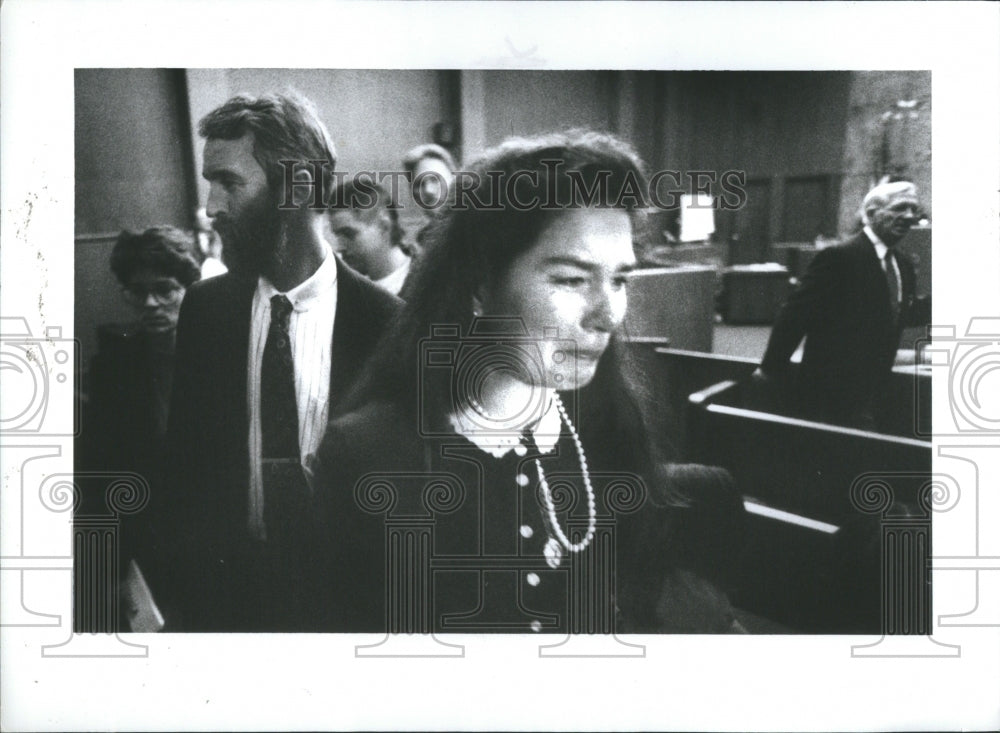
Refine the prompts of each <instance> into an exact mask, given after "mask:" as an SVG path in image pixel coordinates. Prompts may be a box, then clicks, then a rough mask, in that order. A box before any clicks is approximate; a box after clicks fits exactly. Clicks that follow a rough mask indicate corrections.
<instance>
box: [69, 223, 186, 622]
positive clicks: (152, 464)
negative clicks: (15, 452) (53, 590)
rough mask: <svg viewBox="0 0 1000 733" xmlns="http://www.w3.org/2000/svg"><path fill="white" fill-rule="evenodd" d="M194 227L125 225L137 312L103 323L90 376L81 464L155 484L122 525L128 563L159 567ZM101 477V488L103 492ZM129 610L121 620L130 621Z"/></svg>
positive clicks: (125, 262)
mask: <svg viewBox="0 0 1000 733" xmlns="http://www.w3.org/2000/svg"><path fill="white" fill-rule="evenodd" d="M195 246H196V244H195V240H194V237H193V235H192V234H190V233H188V232H186V231H183V230H181V229H176V228H174V227H169V226H160V227H152V228H150V229H147V230H146V231H144V232H142V233H141V234H137V233H134V232H131V231H123V232H122V233H121V234H120V235H119V237H118V241H117V242H116V243H115V246H114V249H113V250H112V251H111V271H112V272H113V273H114V275H115V277H116V279H117V280H118V282H119V284H120V286H121V293H122V297H123V299H124V300H125V302H126V303H127V304H128V305H129V307H130V309H131V310H132V312H133V313H134V315H135V319H134V320H133V321H131V322H128V323H126V324H124V325H121V324H104V325H102V326H100V327H99V328H98V352H97V354H96V355H95V356H94V358H93V360H92V361H91V364H90V371H89V373H88V375H87V391H86V395H87V396H86V400H85V401H84V410H83V431H82V433H81V437H80V441H79V443H78V448H77V460H76V464H77V468H78V469H81V470H85V471H92V472H98V473H107V474H116V473H135V474H138V475H139V476H141V477H142V478H143V479H145V481H146V482H147V483H148V484H149V488H150V492H151V495H150V503H149V504H148V505H147V506H146V507H145V508H144V509H143V510H141V511H140V512H139V513H138V514H136V515H135V516H134V517H132V518H129V520H128V521H127V522H126V523H125V524H123V525H122V527H123V531H122V533H121V534H120V538H121V539H120V548H121V549H120V553H119V556H120V558H121V562H120V565H121V566H122V567H123V569H125V568H126V567H127V565H128V560H129V559H130V558H134V557H136V556H140V555H142V556H143V557H142V559H141V561H140V565H141V566H142V568H143V571H144V573H145V574H146V575H149V574H151V573H152V574H155V553H154V550H153V548H154V547H155V544H156V541H155V537H154V532H155V520H156V517H155V514H156V509H155V507H156V506H157V504H158V500H159V499H160V498H161V497H160V496H159V495H158V492H159V491H160V483H159V482H160V475H161V470H162V466H161V463H162V460H163V455H162V454H163V449H164V439H165V435H166V427H167V413H168V407H169V404H170V390H171V384H172V381H173V366H174V336H175V329H176V327H177V318H178V315H179V313H180V307H181V301H183V299H184V293H185V291H186V290H187V288H188V287H189V286H190V285H191V284H192V283H194V282H196V281H197V280H199V279H200V277H201V273H200V268H199V266H198V263H197V261H196V259H195V257H194V249H195ZM99 483H100V482H95V486H94V491H95V492H97V493H100V494H103V490H102V487H101V486H99V485H97V484H99ZM83 499H84V501H83V503H82V504H81V505H80V508H79V509H78V514H81V513H84V514H85V513H88V512H90V511H93V512H97V513H102V512H103V511H106V509H104V507H103V504H104V499H103V495H100V496H95V495H87V493H86V492H85V493H84V497H83ZM125 622H126V614H123V615H122V617H121V618H120V619H119V623H121V624H122V627H123V628H127V626H125Z"/></svg>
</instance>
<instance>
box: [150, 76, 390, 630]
mask: <svg viewBox="0 0 1000 733" xmlns="http://www.w3.org/2000/svg"><path fill="white" fill-rule="evenodd" d="M199 132H200V133H201V135H202V136H203V137H205V138H206V144H205V151H204V161H203V169H202V175H203V176H204V178H205V179H206V180H207V181H208V182H209V186H210V188H209V196H208V205H207V212H208V215H209V216H210V217H212V219H213V226H214V228H215V229H216V230H217V231H218V232H219V233H220V235H221V237H222V241H223V246H224V254H225V256H226V259H227V264H228V265H229V267H230V271H229V273H227V274H225V275H221V276H219V277H214V278H210V279H208V280H205V281H202V282H201V283H199V287H197V288H191V289H190V290H189V291H188V293H187V297H186V299H185V301H184V304H183V307H182V309H181V313H180V322H179V325H178V328H177V352H176V374H175V377H174V390H173V396H172V404H171V412H170V424H169V428H168V441H167V442H168V449H167V450H168V481H167V489H168V490H167V491H166V492H163V493H162V494H161V495H160V496H159V497H157V498H156V500H157V501H160V502H163V503H164V504H166V509H165V511H166V515H167V516H168V517H169V520H168V524H169V529H168V531H167V533H166V535H167V536H169V537H170V541H169V542H168V543H167V546H166V547H164V548H163V551H164V552H165V553H167V554H169V555H170V556H171V557H172V559H173V564H174V567H175V572H174V577H173V578H172V581H171V582H170V583H169V584H168V587H166V588H165V589H163V593H164V595H165V596H166V603H165V605H166V606H167V609H168V610H174V611H176V613H175V614H174V616H173V618H170V617H169V616H168V619H167V621H168V628H172V629H173V630H179V631H187V630H190V631H308V630H311V629H313V628H314V627H315V625H316V624H317V618H316V613H317V612H318V611H322V609H323V608H324V605H325V604H328V603H331V602H335V601H336V599H329V598H326V597H325V589H326V588H327V587H329V585H330V583H329V575H328V573H329V572H332V569H331V568H328V567H327V566H326V565H327V563H326V562H325V560H324V558H322V557H319V556H317V553H316V540H317V538H318V537H319V536H320V535H321V534H323V533H325V532H329V531H335V530H334V528H329V527H321V526H319V525H318V523H317V522H316V521H315V518H314V516H313V515H312V513H311V512H310V511H309V508H308V507H309V506H310V494H311V490H312V489H311V475H310V471H309V465H310V459H311V456H312V455H313V454H314V453H315V451H316V449H317V447H318V446H319V441H320V439H321V438H322V437H323V433H324V431H325V429H326V423H327V420H328V418H329V416H330V414H331V412H332V410H333V408H334V407H335V406H336V403H337V401H338V399H339V398H340V397H341V396H342V395H343V394H344V393H345V390H346V388H347V387H348V386H349V384H350V383H351V382H352V381H353V380H354V378H355V377H356V376H357V374H358V373H359V370H360V367H361V364H362V363H363V362H364V361H365V359H366V358H367V357H368V356H369V354H370V353H371V351H372V350H373V348H374V345H375V343H376V342H377V341H378V339H379V336H380V335H381V334H382V332H383V331H384V330H385V328H386V326H387V324H388V322H389V321H390V319H391V318H392V316H393V314H394V312H395V311H396V309H397V307H398V305H399V303H400V301H399V300H398V299H396V298H395V297H393V296H392V295H390V294H389V293H387V292H385V291H384V290H382V289H380V288H377V287H376V286H375V285H373V284H372V283H370V282H369V281H368V280H366V279H365V278H363V277H361V276H360V275H358V274H357V273H355V272H353V271H352V270H351V269H350V268H348V267H347V266H345V265H344V264H343V263H342V262H340V261H339V260H338V259H337V257H336V255H335V254H334V253H333V251H332V248H331V246H330V244H329V243H328V242H327V241H326V239H325V237H324V231H325V223H324V216H325V212H324V211H323V210H322V209H314V208H309V207H308V206H307V205H305V203H306V202H307V201H309V200H310V199H311V195H312V192H313V189H312V188H311V185H310V184H316V183H320V181H315V180H313V176H314V175H316V171H317V170H318V169H317V168H315V167H313V166H312V165H311V164H310V161H318V160H322V161H329V166H326V167H324V168H323V169H321V171H320V172H321V174H322V175H323V176H328V175H329V176H330V177H332V173H331V172H330V171H331V170H332V167H333V162H334V157H335V156H334V152H333V145H332V143H331V141H330V138H329V135H328V133H327V131H326V129H325V128H324V126H323V124H322V123H321V122H320V121H319V119H318V118H317V116H316V114H315V111H314V110H313V108H312V106H311V104H309V103H308V101H306V100H304V99H301V98H297V97H287V96H279V95H266V96H263V97H260V98H252V97H242V96H241V97H234V98H233V99H230V100H229V101H228V102H226V103H225V104H224V105H222V106H221V107H219V108H218V109H216V110H214V111H213V112H210V113H209V114H208V115H207V116H206V117H205V118H204V119H203V120H202V121H201V123H200V125H199ZM289 160H291V161H296V163H295V167H294V175H295V177H294V180H295V182H296V183H295V187H294V189H295V190H294V191H293V194H294V195H299V194H301V197H302V199H303V200H302V201H298V200H297V199H296V200H293V201H292V202H291V203H292V204H293V205H291V206H288V202H282V197H283V196H284V195H285V193H286V191H285V186H284V185H283V184H284V169H283V166H282V165H281V161H286V162H287V161H289ZM322 183H323V185H324V188H325V189H326V191H329V190H331V187H330V185H329V184H330V183H331V182H330V181H329V180H324V181H322ZM282 203H284V205H281V204H282ZM153 590H154V595H156V594H157V589H156V588H154V589H153Z"/></svg>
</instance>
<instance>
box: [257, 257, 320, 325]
mask: <svg viewBox="0 0 1000 733" xmlns="http://www.w3.org/2000/svg"><path fill="white" fill-rule="evenodd" d="M336 284H337V258H336V257H334V256H333V255H332V253H331V252H330V250H329V248H327V250H326V257H325V259H324V260H323V263H322V264H321V265H320V266H319V267H318V268H316V272H314V273H313V274H312V275H310V276H309V277H308V278H306V279H305V280H303V281H302V282H300V283H299V284H298V285H296V286H295V287H294V288H292V289H291V290H289V291H288V292H286V293H282V292H281V291H280V290H278V289H277V288H276V287H274V285H273V284H272V283H271V281H270V280H268V279H267V278H266V277H264V276H263V275H261V276H260V278H259V279H258V280H257V292H258V293H260V295H261V297H262V298H264V300H266V301H268V302H270V301H271V298H273V297H274V296H275V295H284V296H285V297H286V298H288V300H289V301H290V302H291V304H292V309H293V310H296V311H306V310H309V309H310V308H311V307H312V306H313V305H315V304H316V302H317V301H318V300H319V299H320V298H321V296H323V295H325V294H326V293H328V292H329V291H330V290H332V289H333V287H334V286H335V285H336Z"/></svg>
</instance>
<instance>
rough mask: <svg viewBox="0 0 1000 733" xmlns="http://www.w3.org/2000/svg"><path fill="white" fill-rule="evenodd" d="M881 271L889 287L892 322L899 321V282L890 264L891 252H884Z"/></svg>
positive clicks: (894, 269) (889, 250) (888, 250)
mask: <svg viewBox="0 0 1000 733" xmlns="http://www.w3.org/2000/svg"><path fill="white" fill-rule="evenodd" d="M882 269H883V270H885V282H886V284H887V285H888V286H889V307H890V308H891V309H892V322H893V324H895V323H896V322H897V321H898V320H899V282H898V281H897V280H896V268H895V267H894V266H893V262H892V250H891V249H887V250H886V251H885V257H883V258H882Z"/></svg>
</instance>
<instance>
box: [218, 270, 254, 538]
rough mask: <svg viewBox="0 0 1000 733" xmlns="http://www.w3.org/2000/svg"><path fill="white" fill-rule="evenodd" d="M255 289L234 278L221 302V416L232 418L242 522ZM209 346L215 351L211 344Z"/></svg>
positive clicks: (247, 464) (246, 479)
mask: <svg viewBox="0 0 1000 733" xmlns="http://www.w3.org/2000/svg"><path fill="white" fill-rule="evenodd" d="M256 288H257V283H256V281H254V280H250V279H245V278H234V280H233V289H232V291H231V292H230V294H229V297H227V298H226V300H225V301H224V302H223V303H220V307H221V308H224V309H226V310H225V314H224V317H223V318H221V319H220V323H222V324H223V329H224V330H223V333H222V334H220V339H221V340H222V343H225V345H226V346H225V348H224V349H221V350H220V352H221V353H220V354H219V357H220V359H219V360H220V362H224V363H222V364H220V367H221V370H222V374H224V375H225V381H223V382H222V384H224V385H225V387H222V388H221V391H222V392H223V393H224V394H225V397H224V398H223V399H224V405H223V406H222V407H221V408H220V409H222V410H224V412H222V413H221V414H224V415H229V416H231V420H232V422H231V423H230V424H231V425H232V432H231V433H230V435H231V436H232V438H233V443H232V448H231V450H232V454H231V455H232V459H231V460H232V464H231V470H233V471H234V473H235V476H236V477H238V478H237V480H236V481H234V482H233V483H232V486H233V487H234V488H235V490H236V492H237V495H235V496H233V497H232V501H233V502H234V504H235V506H237V507H240V509H239V511H238V512H237V513H236V514H235V516H237V517H240V518H241V519H242V518H245V517H246V511H247V498H248V497H247V486H249V481H250V476H249V473H250V450H249V446H248V444H247V440H248V437H247V436H249V434H250V421H249V415H248V409H247V363H248V352H249V350H250V318H251V311H252V308H253V295H254V292H255V291H256ZM208 346H209V348H210V349H211V348H212V346H211V345H208ZM220 397H221V395H220Z"/></svg>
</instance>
